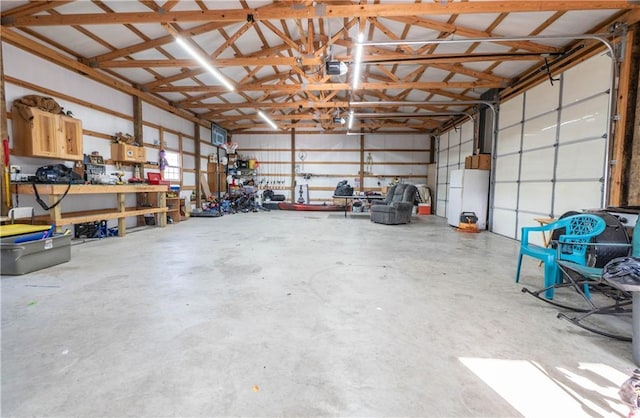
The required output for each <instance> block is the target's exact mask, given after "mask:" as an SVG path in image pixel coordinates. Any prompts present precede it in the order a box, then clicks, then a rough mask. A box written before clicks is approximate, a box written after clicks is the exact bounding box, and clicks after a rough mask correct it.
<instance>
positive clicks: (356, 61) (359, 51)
mask: <svg viewBox="0 0 640 418" xmlns="http://www.w3.org/2000/svg"><path fill="white" fill-rule="evenodd" d="M362 42H364V34H363V33H360V35H358V44H357V45H356V56H355V59H354V60H353V65H354V68H353V78H352V79H351V82H352V83H353V84H352V87H353V90H355V89H357V88H358V83H359V82H360V63H361V61H362V48H363V46H362Z"/></svg>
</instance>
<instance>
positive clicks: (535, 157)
mask: <svg viewBox="0 0 640 418" xmlns="http://www.w3.org/2000/svg"><path fill="white" fill-rule="evenodd" d="M554 158H555V149H554V148H545V149H541V150H536V151H529V152H527V153H524V154H523V155H522V170H521V172H520V179H521V180H525V181H526V180H549V181H551V179H553V161H554Z"/></svg>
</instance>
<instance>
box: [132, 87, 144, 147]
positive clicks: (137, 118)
mask: <svg viewBox="0 0 640 418" xmlns="http://www.w3.org/2000/svg"><path fill="white" fill-rule="evenodd" d="M133 136H134V138H135V139H136V144H138V146H140V147H144V138H142V100H141V99H140V97H138V96H133Z"/></svg>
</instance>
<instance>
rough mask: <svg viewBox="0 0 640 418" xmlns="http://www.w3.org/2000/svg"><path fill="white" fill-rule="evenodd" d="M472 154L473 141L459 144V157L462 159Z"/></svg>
mask: <svg viewBox="0 0 640 418" xmlns="http://www.w3.org/2000/svg"><path fill="white" fill-rule="evenodd" d="M471 154H473V141H470V142H465V143H463V144H460V155H461V156H462V158H463V159H464V157H466V156H467V155H471Z"/></svg>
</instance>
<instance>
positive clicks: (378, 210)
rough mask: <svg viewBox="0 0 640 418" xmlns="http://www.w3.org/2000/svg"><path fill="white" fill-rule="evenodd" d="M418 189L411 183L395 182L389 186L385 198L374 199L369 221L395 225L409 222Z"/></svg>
mask: <svg viewBox="0 0 640 418" xmlns="http://www.w3.org/2000/svg"><path fill="white" fill-rule="evenodd" d="M417 192H418V189H417V188H416V186H414V185H413V184H404V183H401V184H396V185H394V186H391V187H390V188H389V191H388V192H387V198H386V199H385V200H382V201H377V202H376V201H374V202H373V205H372V206H371V222H375V223H379V224H385V225H397V224H406V223H409V222H411V212H412V211H413V204H414V202H415V200H416V193H417Z"/></svg>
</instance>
